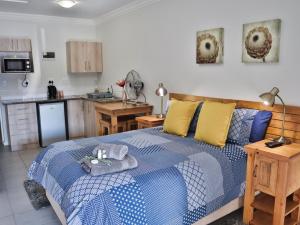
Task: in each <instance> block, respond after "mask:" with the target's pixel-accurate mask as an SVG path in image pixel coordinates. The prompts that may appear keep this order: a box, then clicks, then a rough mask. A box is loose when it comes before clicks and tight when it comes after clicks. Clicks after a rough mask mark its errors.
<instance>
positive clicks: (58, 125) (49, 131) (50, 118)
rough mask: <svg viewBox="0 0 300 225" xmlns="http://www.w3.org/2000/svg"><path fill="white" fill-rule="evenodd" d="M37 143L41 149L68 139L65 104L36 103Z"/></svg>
mask: <svg viewBox="0 0 300 225" xmlns="http://www.w3.org/2000/svg"><path fill="white" fill-rule="evenodd" d="M37 111H38V121H39V141H40V145H41V147H47V146H48V145H50V144H52V143H55V142H59V141H64V140H67V139H69V135H68V122H67V121H68V120H67V113H66V111H67V103H66V102H65V101H60V102H50V103H48V102H47V103H38V104H37Z"/></svg>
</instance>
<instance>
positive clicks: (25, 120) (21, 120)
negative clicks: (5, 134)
mask: <svg viewBox="0 0 300 225" xmlns="http://www.w3.org/2000/svg"><path fill="white" fill-rule="evenodd" d="M18 120H19V121H27V120H28V119H26V118H25V119H18Z"/></svg>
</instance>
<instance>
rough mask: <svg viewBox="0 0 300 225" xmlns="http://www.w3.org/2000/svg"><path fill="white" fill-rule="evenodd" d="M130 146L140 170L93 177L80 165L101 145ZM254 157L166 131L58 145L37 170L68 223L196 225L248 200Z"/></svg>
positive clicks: (229, 146) (38, 161) (235, 147)
mask: <svg viewBox="0 0 300 225" xmlns="http://www.w3.org/2000/svg"><path fill="white" fill-rule="evenodd" d="M101 142H102V143H103V142H104V143H116V144H125V145H127V146H128V147H129V153H130V154H131V155H133V156H135V157H136V159H137V160H138V163H139V166H138V168H136V169H132V170H128V171H124V172H121V173H117V174H111V175H104V176H97V177H92V176H90V175H89V174H87V173H86V172H85V171H83V170H82V169H81V166H80V163H79V161H80V159H82V158H83V157H84V156H86V155H91V154H92V151H93V149H94V148H95V147H96V146H97V145H98V144H99V143H101ZM245 169H246V154H245V153H244V151H243V148H242V147H241V146H238V145H234V144H227V145H226V146H225V147H224V149H222V150H221V149H220V148H218V147H215V146H212V145H208V144H205V143H203V142H197V141H195V140H194V139H193V136H192V135H189V136H188V137H186V138H182V137H179V136H175V135H170V134H166V133H164V132H162V128H161V127H157V128H150V129H143V130H138V131H132V132H126V133H121V134H116V135H110V136H105V137H94V138H87V139H80V140H73V141H66V142H59V143H55V144H53V145H51V146H49V147H48V148H46V149H44V150H43V151H42V152H41V153H40V154H39V156H38V157H37V158H36V160H35V161H34V162H33V164H32V166H31V167H30V170H29V177H30V178H31V179H34V180H36V181H37V182H39V183H40V184H42V185H43V186H44V187H45V189H46V190H47V192H48V194H49V195H51V196H52V197H53V199H54V200H55V201H56V202H57V203H58V204H59V206H60V207H61V209H62V210H63V212H64V214H65V217H66V221H67V224H70V225H73V224H84V225H88V224H93V225H96V224H155V225H157V224H193V223H195V222H196V221H198V220H199V219H201V218H203V217H204V216H206V215H208V214H210V213H211V212H213V211H215V210H216V209H219V208H220V207H221V206H224V205H225V204H227V203H229V202H230V201H232V200H233V199H235V198H237V197H239V196H242V195H243V193H244V188H245V183H244V181H245Z"/></svg>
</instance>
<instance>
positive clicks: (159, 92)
mask: <svg viewBox="0 0 300 225" xmlns="http://www.w3.org/2000/svg"><path fill="white" fill-rule="evenodd" d="M155 94H156V95H157V96H161V97H163V96H166V95H167V94H168V91H167V89H166V88H165V87H164V85H163V83H159V85H158V88H157V89H156V91H155Z"/></svg>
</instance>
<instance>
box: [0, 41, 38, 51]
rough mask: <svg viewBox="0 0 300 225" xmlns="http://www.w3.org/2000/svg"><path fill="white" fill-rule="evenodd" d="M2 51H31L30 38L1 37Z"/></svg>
mask: <svg viewBox="0 0 300 225" xmlns="http://www.w3.org/2000/svg"><path fill="white" fill-rule="evenodd" d="M0 51H4V52H31V51H32V48H31V40H30V39H25V38H24V39H21V38H20V39H17V38H1V39H0Z"/></svg>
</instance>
